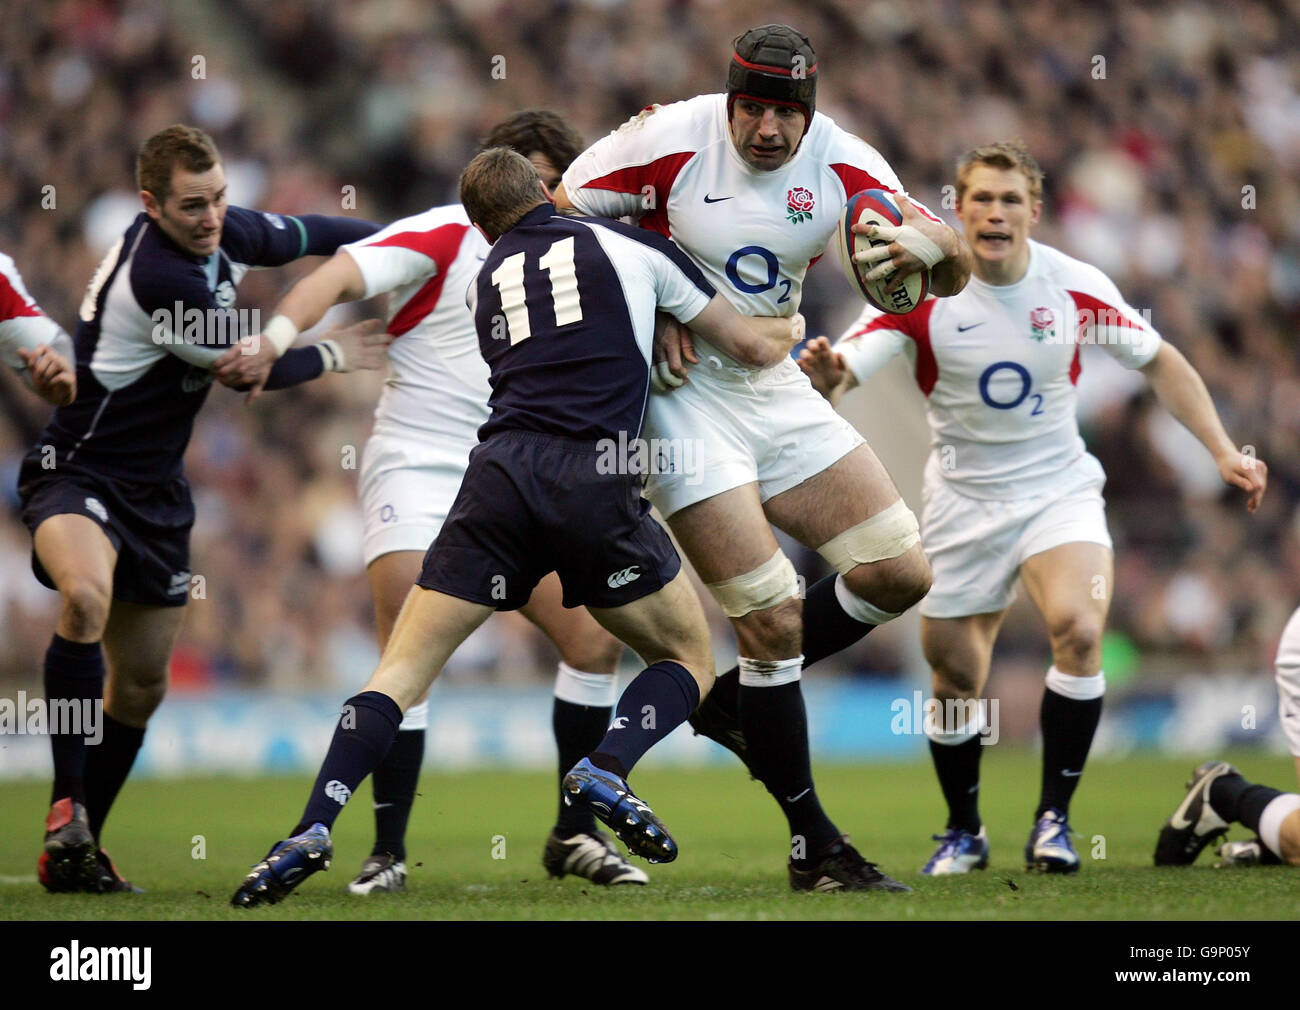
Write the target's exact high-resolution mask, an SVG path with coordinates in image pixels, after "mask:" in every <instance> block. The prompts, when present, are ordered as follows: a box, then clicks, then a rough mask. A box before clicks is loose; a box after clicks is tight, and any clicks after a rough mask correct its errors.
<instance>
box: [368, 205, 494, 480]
mask: <svg viewBox="0 0 1300 1010" xmlns="http://www.w3.org/2000/svg"><path fill="white" fill-rule="evenodd" d="M342 248H343V249H345V250H347V252H348V254H349V255H350V256H351V257H352V259H353V260H355V261H356V264H357V267H358V269H359V270H360V271H361V276H362V277H363V278H364V279H365V282H366V297H367V298H370V297H373V296H374V295H378V294H383V293H384V292H390V293H391V294H390V297H389V302H388V332H389V333H391V334H392V335H393V337H394V340H393V343H392V344H391V345H390V346H389V348H388V360H389V362H390V363H391V366H392V374H391V376H390V378H389V379H388V381H387V383H386V384H385V387H384V393H383V395H382V396H381V397H380V400H379V406H378V407H377V408H376V410H375V429H374V430H375V432H376V433H377V434H379V433H384V434H397V435H408V436H409V435H411V434H412V433H413V432H414V433H417V434H418V435H419V436H421V437H422V439H423V440H424V441H425V444H427V445H428V446H429V448H430V449H432V450H433V451H435V452H437V451H438V449H439V447H441V446H443V445H444V444H445V446H446V448H447V449H448V450H449V451H450V452H451V453H453V454H455V455H456V457H457V458H460V459H463V458H465V457H466V455H467V454H468V452H469V450H470V449H471V448H473V446H474V445H475V444H476V443H477V441H478V436H477V432H478V428H479V426H480V425H481V424H483V422H485V421H486V420H487V419H488V397H489V396H490V395H491V393H492V388H491V386H489V385H488V366H487V362H485V361H484V360H483V356H482V355H481V354H480V353H479V347H478V336H477V334H476V333H475V332H474V318H473V316H471V315H470V311H469V309H468V308H467V307H466V305H465V292H466V291H467V290H468V288H469V286H470V283H471V282H472V281H473V280H474V278H475V277H476V276H477V275H478V271H479V268H480V267H481V266H482V265H483V260H484V258H485V257H486V256H487V254H488V251H489V250H490V248H491V247H490V246H489V245H488V244H487V241H486V240H485V239H484V238H483V236H482V235H480V234H479V233H478V232H477V231H476V230H475V229H474V228H473V227H472V226H471V225H470V223H469V216H468V215H467V214H466V213H465V208H463V207H461V206H460V205H459V204H453V205H450V206H446V207H433V208H431V209H429V210H426V211H424V212H423V213H420V214H413V215H412V216H410V217H405V218H402V219H401V220H400V221H395V222H393V223H392V224H390V225H389V226H388V227H386V228H383V229H381V230H380V231H377V232H375V234H373V235H371V236H369V237H368V238H365V239H362V240H361V241H360V242H354V243H352V244H351V245H346V246H343V247H342ZM429 434H434V435H437V436H438V439H437V440H435V441H429V440H427V438H426V436H427V435H429Z"/></svg>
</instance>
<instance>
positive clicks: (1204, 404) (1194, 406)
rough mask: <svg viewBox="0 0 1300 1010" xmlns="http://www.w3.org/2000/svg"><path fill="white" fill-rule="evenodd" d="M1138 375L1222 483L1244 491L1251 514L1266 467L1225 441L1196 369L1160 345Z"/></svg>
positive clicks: (1170, 348) (1261, 493)
mask: <svg viewBox="0 0 1300 1010" xmlns="http://www.w3.org/2000/svg"><path fill="white" fill-rule="evenodd" d="M1142 372H1143V374H1145V375H1146V377H1147V381H1148V382H1150V383H1151V389H1152V391H1153V392H1154V393H1155V394H1156V399H1158V400H1159V401H1160V405H1161V406H1162V407H1164V408H1165V410H1167V411H1169V413H1171V414H1172V415H1173V416H1174V417H1175V418H1177V419H1178V420H1179V421H1180V422H1182V424H1183V425H1184V426H1185V427H1186V428H1187V430H1188V431H1190V432H1191V433H1192V434H1193V435H1195V436H1196V437H1197V438H1198V439H1199V440H1200V442H1201V444H1202V445H1204V446H1205V448H1206V449H1208V450H1209V451H1210V455H1212V456H1213V457H1214V462H1215V463H1217V464H1218V467H1219V475H1220V476H1221V477H1222V478H1223V480H1224V483H1225V484H1231V485H1232V486H1233V487H1239V488H1241V489H1242V490H1243V491H1245V492H1246V510H1247V511H1249V512H1254V511H1255V509H1256V508H1258V507H1259V503H1260V501H1261V500H1262V499H1263V497H1264V490H1265V488H1266V487H1267V486H1268V466H1267V465H1266V464H1265V463H1264V461H1263V460H1262V459H1259V458H1257V457H1256V456H1255V455H1254V453H1253V452H1249V451H1246V452H1243V451H1242V450H1240V449H1238V448H1237V446H1236V444H1235V443H1234V442H1233V441H1232V439H1230V438H1229V437H1228V433H1227V432H1226V431H1225V430H1224V428H1223V422H1222V421H1220V420H1219V412H1218V411H1217V410H1215V409H1214V401H1213V400H1211V399H1210V392H1209V390H1207V389H1206V388H1205V383H1204V382H1203V381H1202V380H1201V377H1200V375H1199V374H1197V372H1196V369H1194V368H1193V367H1192V366H1191V363H1190V362H1189V361H1188V360H1187V359H1186V358H1185V357H1183V355H1182V352H1180V351H1179V350H1178V349H1177V348H1176V347H1174V346H1173V345H1171V344H1168V343H1162V344H1161V345H1160V350H1159V351H1157V352H1156V356H1155V357H1154V358H1152V359H1151V360H1150V361H1149V362H1148V363H1147V364H1145V365H1143V366H1142Z"/></svg>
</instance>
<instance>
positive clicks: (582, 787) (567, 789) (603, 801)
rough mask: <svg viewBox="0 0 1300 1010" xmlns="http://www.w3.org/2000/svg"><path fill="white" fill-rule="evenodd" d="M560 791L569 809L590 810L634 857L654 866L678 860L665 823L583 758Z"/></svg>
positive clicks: (611, 775)
mask: <svg viewBox="0 0 1300 1010" xmlns="http://www.w3.org/2000/svg"><path fill="white" fill-rule="evenodd" d="M561 788H562V791H563V794H564V803H565V805H566V806H572V805H573V804H575V803H577V804H580V805H582V806H585V807H587V808H588V809H589V810H590V811H591V812H592V813H593V814H595V815H596V816H597V817H599V818H600V819H601V820H602V821H604V822H605V824H606V825H608V826H609V830H610V831H612V832H614V834H615V835H617V836H618V840H619V841H620V842H622V843H623V844H624V845H626V846H627V850H628V852H630V853H632V855H634V856H641V857H642V858H643V859H647V860H649V861H650V862H652V863H671V862H672V861H673V860H674V859H676V858H677V843H676V842H675V841H673V837H672V835H670V834H669V833H668V829H667V828H665V827H664V825H663V822H662V821H660V820H659V818H658V817H656V816H655V813H654V811H653V810H651V809H650V808H649V807H648V806H647V805H646V804H645V803H644V802H643V801H642V800H640V799H639V798H638V797H637V796H636V794H635V793H633V792H632V790H631V789H630V788H629V787H628V784H627V783H626V782H624V781H623V780H622V779H621V778H619V777H618V776H617V775H615V774H614V773H613V772H607V771H604V770H602V769H600V768H597V767H596V766H595V765H593V764H592V763H591V761H590V760H588V759H587V758H583V759H582V760H581V761H579V762H578V763H577V764H576V765H574V766H573V768H572V769H571V770H570V771H569V774H568V775H566V776H564V782H563V785H562V787H561Z"/></svg>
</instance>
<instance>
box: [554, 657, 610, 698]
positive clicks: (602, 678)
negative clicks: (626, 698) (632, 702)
mask: <svg viewBox="0 0 1300 1010" xmlns="http://www.w3.org/2000/svg"><path fill="white" fill-rule="evenodd" d="M555 697H557V698H559V699H560V701H567V702H568V703H569V704H571V705H586V706H588V707H590V708H612V707H613V706H614V703H615V702H616V701H618V678H617V677H616V676H614V674H612V673H583V672H582V671H581V670H577V669H574V668H573V667H572V666H570V665H569V664H568V663H566V662H564V660H560V665H559V667H558V668H557V669H556V671H555Z"/></svg>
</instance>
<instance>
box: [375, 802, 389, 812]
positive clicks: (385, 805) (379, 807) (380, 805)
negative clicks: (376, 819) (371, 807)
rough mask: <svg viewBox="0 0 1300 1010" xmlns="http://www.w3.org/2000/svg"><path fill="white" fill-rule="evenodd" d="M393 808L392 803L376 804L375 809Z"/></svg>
mask: <svg viewBox="0 0 1300 1010" xmlns="http://www.w3.org/2000/svg"><path fill="white" fill-rule="evenodd" d="M391 806H392V804H391V803H376V804H375V809H376V810H383V809H384V807H391Z"/></svg>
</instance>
